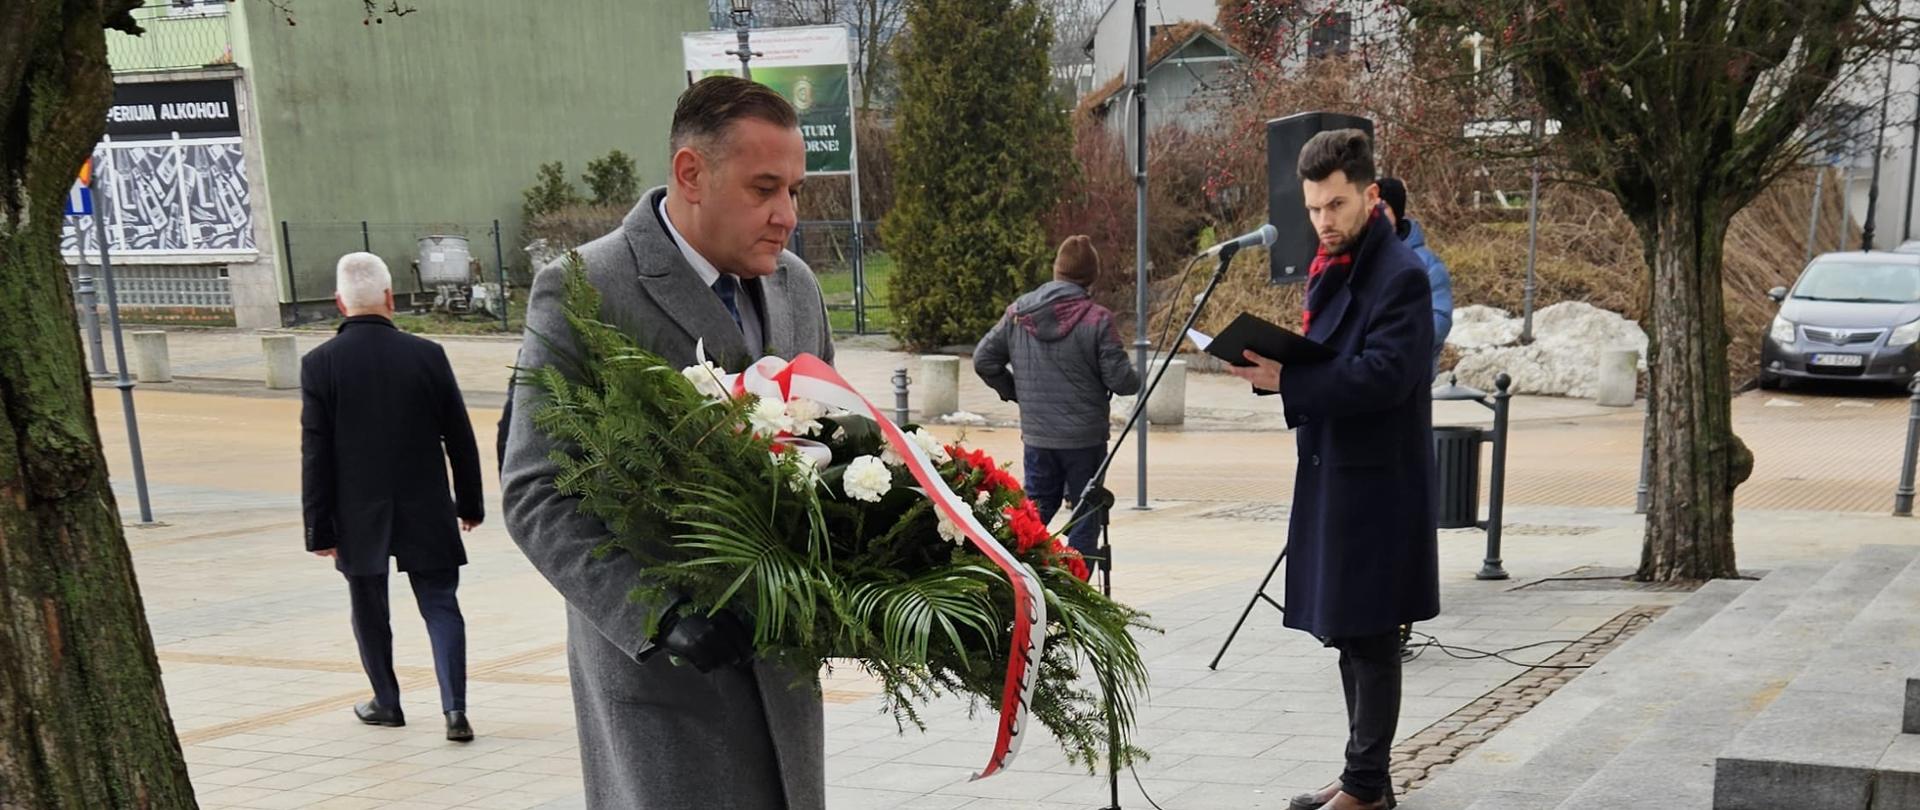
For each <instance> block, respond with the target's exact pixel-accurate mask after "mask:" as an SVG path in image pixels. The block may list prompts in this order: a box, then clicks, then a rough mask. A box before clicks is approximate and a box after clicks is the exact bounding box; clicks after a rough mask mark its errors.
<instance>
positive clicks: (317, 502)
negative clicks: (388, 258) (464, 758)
mask: <svg viewBox="0 0 1920 810" xmlns="http://www.w3.org/2000/svg"><path fill="white" fill-rule="evenodd" d="M335 282H336V292H335V293H334V303H335V305H337V306H338V307H339V308H340V313H341V314H342V315H345V316H346V321H345V322H344V323H342V324H340V329H339V333H338V334H336V335H335V336H334V337H333V338H332V339H331V340H328V341H327V342H326V343H324V344H321V345H320V346H319V347H317V348H315V349H314V350H313V351H311V352H308V353H307V356H306V358H305V359H304V360H302V361H301V363H300V397H301V407H300V455H301V469H300V479H301V480H300V483H301V494H302V500H303V502H304V507H305V508H304V511H305V515H306V526H307V550H308V551H310V552H313V553H314V554H316V555H319V556H321V557H326V558H329V559H332V560H333V561H334V567H335V568H337V569H339V571H340V572H341V573H342V574H345V575H346V578H347V592H348V594H349V596H350V597H351V600H352V605H353V637H354V640H355V641H356V642H358V644H359V647H360V663H361V666H363V667H364V668H365V669H366V671H367V679H368V680H369V681H371V682H372V684H373V699H371V700H369V701H367V702H364V703H361V704H359V705H357V706H355V707H354V709H353V711H354V715H355V716H357V717H359V718H360V721H361V722H363V723H367V724H369V725H376V726H404V725H406V724H407V720H406V715H405V713H403V712H402V711H401V709H400V682H399V680H398V679H396V678H395V677H394V674H393V631H392V628H391V627H390V626H389V625H388V611H387V560H388V558H392V559H393V560H394V562H395V563H396V564H397V565H398V566H399V568H400V570H401V571H404V572H406V574H407V580H408V582H409V583H411V584H412V585H413V595H414V599H415V601H417V602H418V603H419V605H420V615H421V617H422V618H424V619H426V622H427V636H428V637H429V638H430V639H431V640H432V643H433V663H434V670H435V672H436V673H437V674H438V675H439V676H440V710H441V712H443V713H444V714H445V716H446V721H447V739H449V740H453V741H455V742H468V741H471V740H472V739H473V728H472V726H471V725H469V724H468V722H467V705H466V703H467V626H466V620H465V619H464V618H462V617H461V615H460V602H459V600H458V599H457V598H456V597H455V591H456V590H457V589H458V588H459V586H460V566H462V565H465V564H466V562H467V552H466V548H465V547H464V546H462V545H461V543H460V531H461V530H464V531H473V528H474V527H475V526H478V525H480V521H481V520H482V518H484V517H485V508H484V505H483V504H482V501H481V491H480V449H479V447H478V446H476V445H475V444H474V440H473V425H472V424H471V423H470V422H468V420H467V406H466V403H465V402H464V401H463V400H462V399H461V397H460V386H459V385H458V384H456V383H455V382H454V378H453V366H452V365H451V364H450V363H448V362H447V353H446V351H445V350H443V349H441V348H440V344H437V343H434V342H433V341H430V340H426V339H423V338H418V337H414V336H413V335H409V334H407V333H405V332H402V331H400V330H399V329H398V328H396V327H395V326H394V325H393V276H392V274H391V273H389V272H388V271H387V264H386V262H384V261H381V259H380V257H379V256H375V255H373V254H371V253H349V254H347V255H345V256H342V257H340V262H339V264H338V265H337V266H336V270H335ZM448 462H452V467H453V487H452V489H453V493H452V494H451V495H449V494H448V486H447V467H448Z"/></svg>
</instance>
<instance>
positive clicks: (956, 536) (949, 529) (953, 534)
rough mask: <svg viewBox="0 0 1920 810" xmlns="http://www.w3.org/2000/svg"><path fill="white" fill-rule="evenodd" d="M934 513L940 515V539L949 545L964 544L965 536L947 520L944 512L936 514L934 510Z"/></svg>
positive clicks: (956, 526)
mask: <svg viewBox="0 0 1920 810" xmlns="http://www.w3.org/2000/svg"><path fill="white" fill-rule="evenodd" d="M936 513H937V514H939V515H940V527H939V531H940V539H942V540H945V541H947V542H949V543H963V542H966V539H967V536H966V534H964V533H962V532H961V531H960V527H959V526H958V525H956V524H955V523H954V522H953V521H951V520H948V519H947V515H946V513H945V512H938V510H936Z"/></svg>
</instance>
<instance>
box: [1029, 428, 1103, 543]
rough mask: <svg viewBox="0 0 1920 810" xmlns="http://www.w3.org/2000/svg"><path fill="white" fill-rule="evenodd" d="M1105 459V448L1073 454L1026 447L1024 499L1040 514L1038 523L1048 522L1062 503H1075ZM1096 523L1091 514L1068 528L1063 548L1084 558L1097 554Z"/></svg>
mask: <svg viewBox="0 0 1920 810" xmlns="http://www.w3.org/2000/svg"><path fill="white" fill-rule="evenodd" d="M1106 457H1107V447H1106V445H1098V446H1095V447H1080V448H1075V449H1073V450H1051V449H1048V448H1044V447H1028V448H1027V450H1026V457H1025V459H1024V461H1025V465H1024V466H1025V467H1026V473H1027V480H1026V490H1027V499H1028V500H1030V501H1033V505H1034V506H1035V507H1036V508H1038V509H1039V510H1040V519H1041V520H1044V521H1048V522H1051V521H1052V520H1053V516H1054V514H1055V513H1057V512H1059V511H1060V504H1061V503H1062V502H1065V503H1067V504H1068V505H1072V504H1075V503H1079V501H1080V493H1082V492H1084V491H1086V488H1087V482H1088V481H1091V480H1093V474H1094V473H1097V472H1099V471H1100V462H1101V461H1103V460H1105V459H1106ZM1100 522H1101V521H1100V515H1099V514H1091V515H1087V516H1086V517H1085V518H1083V519H1081V521H1080V522H1079V523H1076V524H1074V525H1073V526H1072V527H1070V528H1068V529H1067V545H1070V546H1073V550H1075V551H1078V552H1080V554H1081V555H1082V556H1085V557H1092V556H1094V555H1096V554H1098V553H1100Z"/></svg>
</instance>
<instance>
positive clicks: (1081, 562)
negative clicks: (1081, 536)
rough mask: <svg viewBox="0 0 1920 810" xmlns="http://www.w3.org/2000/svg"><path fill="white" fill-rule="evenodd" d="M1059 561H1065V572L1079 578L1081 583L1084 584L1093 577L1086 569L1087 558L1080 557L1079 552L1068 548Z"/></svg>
mask: <svg viewBox="0 0 1920 810" xmlns="http://www.w3.org/2000/svg"><path fill="white" fill-rule="evenodd" d="M1061 559H1062V560H1065V561H1066V563H1067V570H1068V571H1071V572H1073V575H1074V576H1076V577H1079V578H1080V581H1081V582H1086V581H1087V580H1088V579H1089V578H1091V577H1092V576H1093V572H1092V571H1090V570H1088V569H1087V558H1085V557H1082V556H1080V552H1078V551H1074V550H1073V549H1071V548H1069V549H1067V550H1066V553H1064V554H1062V555H1061Z"/></svg>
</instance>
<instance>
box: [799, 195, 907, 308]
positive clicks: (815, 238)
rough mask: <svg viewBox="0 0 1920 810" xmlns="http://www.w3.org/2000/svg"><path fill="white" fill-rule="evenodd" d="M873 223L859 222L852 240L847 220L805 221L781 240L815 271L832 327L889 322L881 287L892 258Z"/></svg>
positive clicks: (885, 283)
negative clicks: (857, 237)
mask: <svg viewBox="0 0 1920 810" xmlns="http://www.w3.org/2000/svg"><path fill="white" fill-rule="evenodd" d="M878 225H879V223H876V222H862V223H860V232H859V237H860V238H859V239H858V240H857V241H856V240H855V239H854V223H852V222H851V221H847V220H838V221H820V220H814V221H806V222H801V223H800V225H799V227H798V228H795V229H794V232H793V238H792V239H791V240H789V242H788V243H787V248H788V249H789V250H792V251H793V252H794V253H795V254H797V255H799V256H800V258H801V259H802V260H804V261H805V262H806V263H807V266H808V267H811V268H813V272H814V274H815V275H817V276H819V278H820V290H821V292H822V293H823V294H824V295H825V296H826V299H827V316H828V318H829V320H831V321H832V322H833V330H834V331H835V332H840V333H850V334H856V335H868V334H884V333H886V332H887V331H889V330H890V329H891V328H892V325H893V318H892V312H891V311H890V310H889V309H888V305H887V290H888V283H889V282H890V281H891V280H892V277H893V259H892V258H891V257H889V256H888V255H887V253H886V251H885V249H884V247H883V246H882V245H881V243H880V233H879V227H878Z"/></svg>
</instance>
